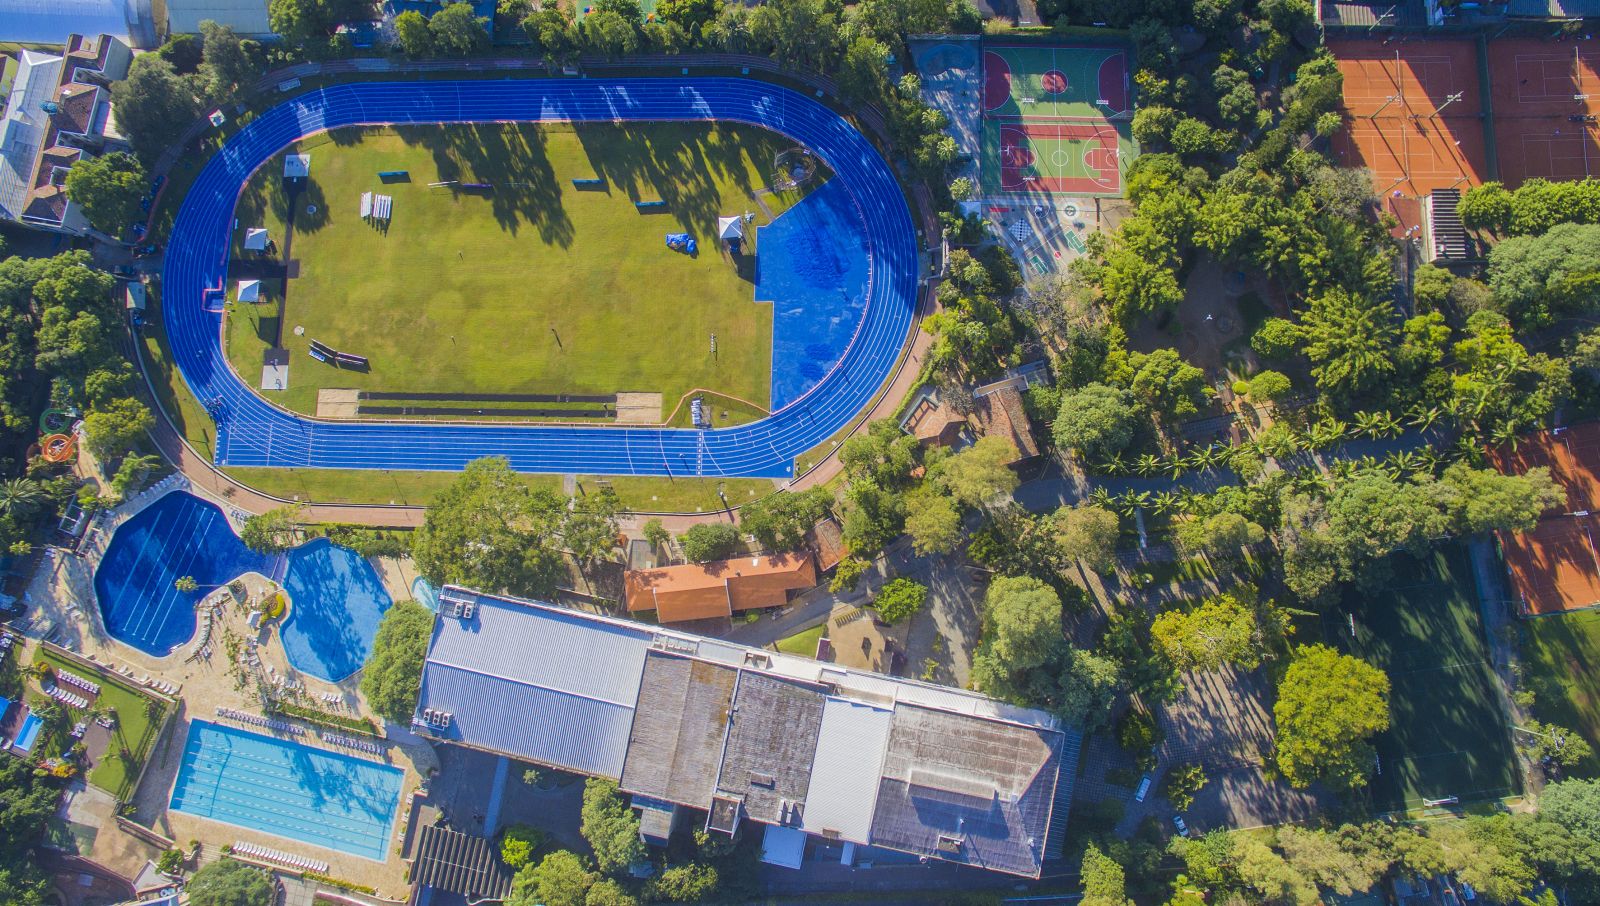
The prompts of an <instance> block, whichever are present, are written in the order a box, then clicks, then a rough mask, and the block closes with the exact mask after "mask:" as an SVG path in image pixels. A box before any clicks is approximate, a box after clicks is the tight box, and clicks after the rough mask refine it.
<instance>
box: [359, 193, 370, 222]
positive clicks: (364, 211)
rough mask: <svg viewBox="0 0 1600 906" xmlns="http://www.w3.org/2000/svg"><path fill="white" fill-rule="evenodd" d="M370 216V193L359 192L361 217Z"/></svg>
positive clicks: (363, 218)
mask: <svg viewBox="0 0 1600 906" xmlns="http://www.w3.org/2000/svg"><path fill="white" fill-rule="evenodd" d="M371 216H372V193H371V192H362V193H361V219H362V220H366V219H367V218H368V217H371Z"/></svg>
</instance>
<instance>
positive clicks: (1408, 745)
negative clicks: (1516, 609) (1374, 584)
mask: <svg viewBox="0 0 1600 906" xmlns="http://www.w3.org/2000/svg"><path fill="white" fill-rule="evenodd" d="M1389 565H1390V566H1391V567H1392V568H1393V570H1394V578H1393V580H1392V581H1391V582H1390V583H1389V584H1388V586H1387V587H1386V588H1385V589H1384V590H1383V592H1381V593H1378V594H1363V593H1362V592H1360V591H1359V590H1356V589H1354V588H1351V589H1349V590H1347V591H1346V593H1345V595H1344V599H1343V601H1342V602H1341V604H1340V606H1339V607H1338V608H1335V609H1333V610H1330V611H1329V612H1327V613H1326V614H1324V616H1323V632H1324V634H1325V635H1326V637H1327V640H1328V642H1329V643H1330V644H1333V645H1336V646H1338V647H1339V648H1341V649H1343V650H1345V651H1347V652H1349V653H1352V654H1355V655H1357V656H1359V657H1362V658H1365V659H1366V660H1367V661H1369V662H1371V663H1372V664H1374V665H1376V666H1378V667H1379V668H1381V669H1382V670H1383V671H1384V672H1385V673H1387V674H1388V675H1389V682H1390V684H1391V687H1392V691H1391V698H1390V709H1391V714H1392V717H1393V722H1392V724H1391V726H1390V728H1389V730H1388V731H1387V732H1385V733H1384V734H1382V735H1381V736H1379V737H1378V739H1377V740H1376V743H1375V744H1376V747H1377V750H1378V773H1377V774H1376V775H1375V776H1374V777H1373V778H1372V793H1373V801H1374V804H1375V805H1376V806H1377V807H1378V808H1382V809H1394V808H1401V807H1416V806H1419V805H1421V804H1422V800H1423V799H1444V798H1447V797H1450V796H1456V797H1459V798H1460V799H1461V800H1462V801H1471V800H1478V799H1488V798H1495V797H1500V796H1508V795H1513V794H1515V793H1517V792H1519V791H1520V789H1521V780H1520V777H1519V775H1518V773H1517V769H1516V762H1515V758H1514V756H1513V752H1512V747H1511V737H1510V728H1509V727H1508V726H1507V723H1506V719H1505V717H1504V716H1503V714H1502V712H1501V708H1500V704H1499V702H1498V701H1497V700H1496V693H1495V688H1494V683H1496V682H1498V680H1497V679H1496V677H1495V675H1494V671H1493V669H1492V667H1491V666H1490V659H1489V649H1488V643H1487V641H1486V640H1485V638H1484V634H1483V621H1482V618H1481V616H1480V614H1479V610H1478V596H1477V591H1476V588H1475V585H1474V582H1473V577H1472V563H1471V561H1470V559H1469V557H1468V555H1467V551H1466V549H1465V548H1464V547H1463V546H1461V545H1459V544H1451V545H1447V546H1445V547H1443V548H1441V549H1439V550H1437V551H1434V552H1432V553H1429V554H1426V555H1424V556H1423V557H1421V558H1420V559H1418V558H1412V557H1410V556H1407V555H1404V554H1399V555H1395V556H1394V557H1392V558H1391V559H1390V561H1389ZM1352 617H1353V618H1354V628H1355V635H1354V637H1353V638H1352V636H1351V626H1352V622H1351V621H1352Z"/></svg>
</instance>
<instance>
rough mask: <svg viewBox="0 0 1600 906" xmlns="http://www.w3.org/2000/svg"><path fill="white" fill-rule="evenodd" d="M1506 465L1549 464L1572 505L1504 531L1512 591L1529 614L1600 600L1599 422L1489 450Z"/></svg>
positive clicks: (1510, 469)
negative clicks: (1598, 538) (1599, 543)
mask: <svg viewBox="0 0 1600 906" xmlns="http://www.w3.org/2000/svg"><path fill="white" fill-rule="evenodd" d="M1490 459H1491V461H1492V462H1493V463H1494V465H1495V467H1496V468H1497V469H1499V470H1500V471H1501V472H1504V473H1506V474H1510V475H1520V474H1522V473H1524V472H1527V471H1528V470H1529V469H1532V468H1537V467H1540V466H1542V467H1545V468H1548V469H1549V470H1550V475H1551V477H1552V478H1554V479H1555V480H1556V482H1557V483H1558V484H1560V485H1561V487H1562V488H1564V489H1565V490H1566V492H1567V503H1566V506H1565V507H1563V508H1562V509H1561V511H1559V512H1555V513H1548V514H1546V515H1545V518H1544V519H1542V520H1541V521H1540V522H1539V524H1538V525H1537V526H1536V527H1535V528H1534V529H1533V531H1531V532H1523V533H1521V534H1515V535H1513V534H1509V533H1501V536H1500V544H1501V549H1502V550H1503V551H1504V553H1505V560H1506V569H1507V571H1508V572H1509V573H1510V574H1511V590H1512V594H1514V595H1515V596H1516V597H1517V600H1518V602H1519V603H1520V605H1521V607H1522V611H1523V612H1524V613H1527V614H1534V615H1539V614H1550V613H1562V612H1564V611H1568V610H1579V609H1582V608H1586V607H1594V606H1596V605H1600V549H1597V548H1596V546H1595V535H1596V533H1597V531H1600V526H1597V525H1596V516H1595V515H1594V514H1595V508H1596V504H1600V424H1596V423H1593V422H1591V423H1588V424H1583V425H1576V426H1573V427H1568V428H1557V429H1555V430H1553V431H1544V432H1541V433H1539V434H1535V435H1531V436H1529V437H1524V438H1521V439H1519V440H1518V442H1517V444H1516V446H1515V447H1502V448H1500V449H1498V450H1493V451H1491V452H1490Z"/></svg>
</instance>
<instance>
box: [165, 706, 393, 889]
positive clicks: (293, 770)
mask: <svg viewBox="0 0 1600 906" xmlns="http://www.w3.org/2000/svg"><path fill="white" fill-rule="evenodd" d="M401 777H402V774H401V771H400V769H399V768H394V767H390V766H388V765H384V764H377V763H376V762H371V761H367V760H365V759H362V758H357V757H355V756H352V755H345V754H343V753H339V752H329V751H326V750H324V749H314V748H311V747H310V746H304V745H301V744H299V743H296V742H290V741H288V740H283V739H274V738H272V737H270V736H262V735H261V734H259V733H252V732H250V731H248V730H241V729H238V728H235V727H227V726H223V725H221V724H214V723H211V722H209V721H204V720H195V721H191V722H190V724H189V737H188V740H187V741H186V742H185V744H184V747H183V762H182V764H181V766H180V767H179V769H178V780H177V782H176V783H175V784H174V785H173V788H172V808H173V809H174V810H176V811H180V812H186V813H188V814H191V815H198V816H199V817H202V818H209V819H211V820H212V821H221V822H223V823H225V824H232V825H235V826H237V827H242V828H246V829H248V830H253V831H259V832H261V833H264V834H273V835H275V836H279V837H286V838H288V839H290V840H298V841H300V842H301V843H309V844H311V845H313V846H322V847H326V848H328V849H335V850H338V851H340V852H346V853H352V854H354V855H358V856H363V857H365V858H368V859H373V860H375V861H379V862H381V861H383V859H384V856H385V854H386V852H387V850H388V843H389V834H390V831H391V829H392V828H393V826H394V820H395V813H396V810H397V809H398V807H399V804H400V781H401Z"/></svg>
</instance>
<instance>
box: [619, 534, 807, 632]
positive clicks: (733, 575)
mask: <svg viewBox="0 0 1600 906" xmlns="http://www.w3.org/2000/svg"><path fill="white" fill-rule="evenodd" d="M623 584H624V586H625V588H626V594H627V602H628V610H629V612H631V613H639V612H641V611H646V610H653V611H655V612H656V619H657V620H659V621H660V622H662V623H681V622H684V621H687V620H708V619H712V618H715V617H729V616H732V615H733V614H735V613H737V612H739V611H743V610H757V609H760V608H764V607H778V606H781V605H783V604H786V603H788V601H789V592H791V591H796V590H799V589H806V588H811V587H812V586H814V585H816V584H817V567H816V563H815V561H814V560H813V558H812V556H811V552H810V551H804V552H801V553H795V554H779V555H777V556H766V557H740V558H738V559H736V560H717V561H714V562H711V563H690V564H686V565H684V566H663V567H659V568H657V569H639V570H629V571H628V572H627V573H626V574H624V576H623Z"/></svg>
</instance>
